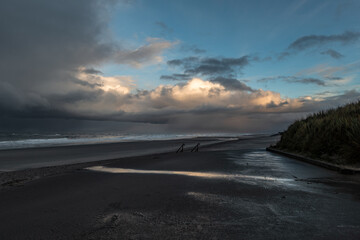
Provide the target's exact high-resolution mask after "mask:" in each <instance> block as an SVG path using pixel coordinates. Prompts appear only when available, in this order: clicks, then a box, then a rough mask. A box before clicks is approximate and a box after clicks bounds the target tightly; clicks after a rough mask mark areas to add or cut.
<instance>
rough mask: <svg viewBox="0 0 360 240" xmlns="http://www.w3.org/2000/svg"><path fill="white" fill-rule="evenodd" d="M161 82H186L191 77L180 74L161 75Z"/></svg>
mask: <svg viewBox="0 0 360 240" xmlns="http://www.w3.org/2000/svg"><path fill="white" fill-rule="evenodd" d="M160 79H162V80H172V81H188V80H190V79H191V75H189V74H181V73H175V74H172V75H162V76H161V77H160Z"/></svg>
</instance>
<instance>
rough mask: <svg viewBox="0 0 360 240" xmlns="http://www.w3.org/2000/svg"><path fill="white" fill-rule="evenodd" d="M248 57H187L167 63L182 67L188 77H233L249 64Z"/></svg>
mask: <svg viewBox="0 0 360 240" xmlns="http://www.w3.org/2000/svg"><path fill="white" fill-rule="evenodd" d="M249 61H250V57H249V56H243V57H240V58H200V57H187V58H183V59H174V60H171V61H168V62H167V63H168V65H169V66H176V67H182V68H183V69H184V74H188V75H190V76H224V75H225V76H233V75H234V74H236V73H238V72H239V71H240V70H241V69H242V68H243V67H245V66H246V65H248V64H249Z"/></svg>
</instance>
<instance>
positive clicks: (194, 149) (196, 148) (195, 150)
mask: <svg viewBox="0 0 360 240" xmlns="http://www.w3.org/2000/svg"><path fill="white" fill-rule="evenodd" d="M199 146H200V143H198V144H196V146H195V147H194V148H193V149H191V152H198V151H199Z"/></svg>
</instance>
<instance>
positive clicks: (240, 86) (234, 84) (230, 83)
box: [210, 77, 254, 92]
mask: <svg viewBox="0 0 360 240" xmlns="http://www.w3.org/2000/svg"><path fill="white" fill-rule="evenodd" d="M210 81H211V82H215V83H219V84H221V85H222V86H224V87H225V88H226V89H228V90H237V91H250V92H253V91H254V90H253V89H252V88H251V87H249V86H247V85H246V84H245V83H243V82H241V81H239V80H237V79H234V78H224V77H217V78H214V79H212V80H210Z"/></svg>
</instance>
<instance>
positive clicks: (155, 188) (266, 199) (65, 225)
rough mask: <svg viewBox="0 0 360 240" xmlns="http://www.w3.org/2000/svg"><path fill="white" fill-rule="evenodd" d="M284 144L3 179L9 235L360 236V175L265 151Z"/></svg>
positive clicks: (0, 197)
mask: <svg viewBox="0 0 360 240" xmlns="http://www.w3.org/2000/svg"><path fill="white" fill-rule="evenodd" d="M275 140H276V137H260V138H256V137H255V138H250V139H246V140H245V139H243V140H238V141H232V142H228V143H220V144H217V145H212V146H209V147H206V148H201V149H200V152H196V153H190V152H184V153H180V154H175V153H165V154H153V155H148V156H141V157H130V158H123V159H118V160H110V161H101V162H92V163H79V164H73V165H68V166H58V167H47V168H42V169H30V170H23V171H19V172H11V173H1V174H0V179H2V187H1V188H0V223H1V224H0V239H360V214H359V213H360V182H359V178H358V176H347V175H340V174H338V173H336V172H332V171H329V170H326V169H322V168H319V167H317V166H313V165H310V164H307V163H303V162H299V161H296V160H292V159H289V158H286V157H283V156H278V155H276V154H273V153H269V152H266V151H265V147H266V146H268V145H269V144H270V143H272V142H274V141H275ZM94 166H102V167H105V168H102V169H105V170H111V171H114V172H116V171H125V170H121V169H141V170H159V171H167V172H165V173H166V174H163V173H164V172H159V173H107V172H98V171H93V170H89V169H87V168H89V167H90V169H91V167H94ZM168 171H176V172H175V174H170V173H169V172H168ZM205 173H206V174H205Z"/></svg>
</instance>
